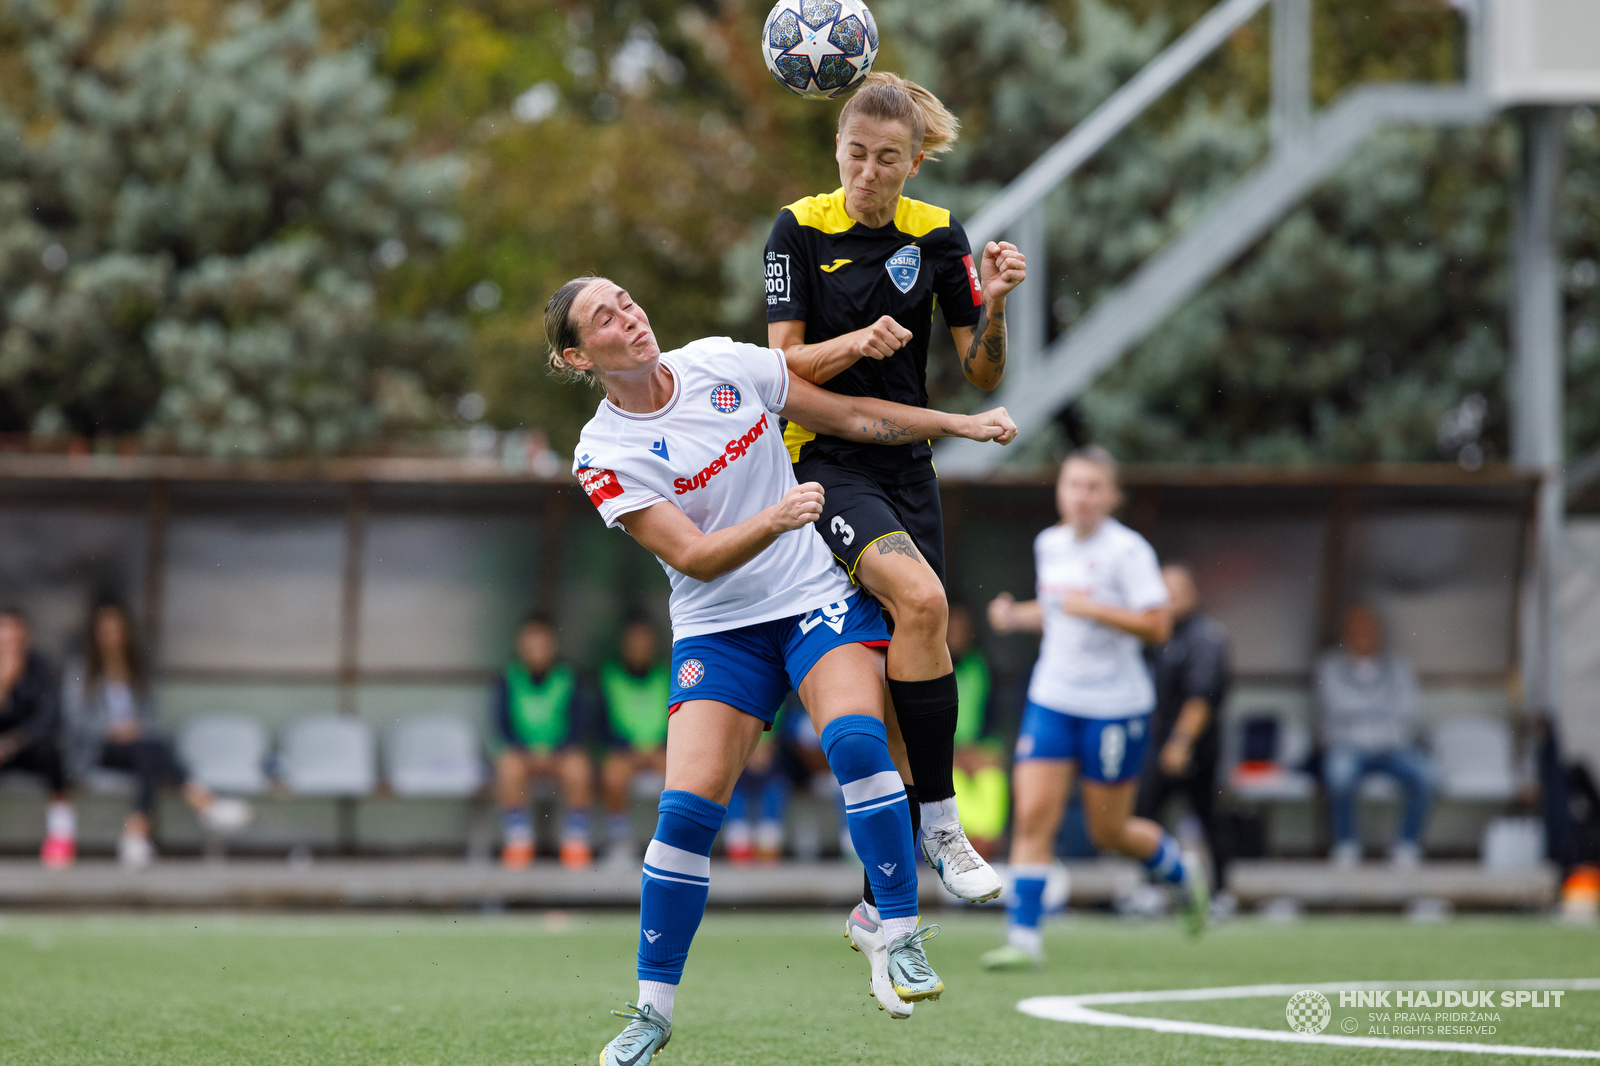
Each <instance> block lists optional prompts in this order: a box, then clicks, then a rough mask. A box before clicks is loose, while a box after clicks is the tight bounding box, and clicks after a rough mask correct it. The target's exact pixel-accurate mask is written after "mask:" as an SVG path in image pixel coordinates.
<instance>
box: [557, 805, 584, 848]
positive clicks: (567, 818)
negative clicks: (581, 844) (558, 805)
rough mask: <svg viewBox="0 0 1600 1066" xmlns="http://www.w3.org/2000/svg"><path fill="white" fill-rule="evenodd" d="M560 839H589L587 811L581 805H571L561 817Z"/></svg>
mask: <svg viewBox="0 0 1600 1066" xmlns="http://www.w3.org/2000/svg"><path fill="white" fill-rule="evenodd" d="M561 839H563V840H583V841H587V840H588V839H589V812H588V811H587V810H586V809H585V808H583V807H573V808H572V809H571V810H568V811H567V812H566V813H565V814H563V815H562V817H561Z"/></svg>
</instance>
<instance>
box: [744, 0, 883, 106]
mask: <svg viewBox="0 0 1600 1066" xmlns="http://www.w3.org/2000/svg"><path fill="white" fill-rule="evenodd" d="M761 55H762V57H763V58H764V59H766V61H767V69H768V70H769V71H771V72H772V76H773V77H774V78H776V79H778V84H779V85H782V86H783V87H784V88H785V89H788V90H789V91H790V92H792V93H795V94H796V95H798V96H804V97H805V98H806V99H808V100H837V99H838V98H839V97H841V96H845V95H848V94H849V93H851V92H854V91H855V90H856V89H858V88H860V86H861V83H862V82H864V81H866V80H867V75H868V74H871V73H872V63H873V60H875V59H877V58H878V24H877V23H876V22H873V21H872V12H870V11H868V10H867V5H866V4H864V3H862V2H861V0H778V2H777V3H776V4H773V5H772V11H771V12H770V13H768V15H767V24H766V25H765V26H763V27H762V28H761Z"/></svg>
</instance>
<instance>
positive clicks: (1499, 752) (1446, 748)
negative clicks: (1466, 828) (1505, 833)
mask: <svg viewBox="0 0 1600 1066" xmlns="http://www.w3.org/2000/svg"><path fill="white" fill-rule="evenodd" d="M1432 739H1433V745H1432V746H1433V762H1434V767H1435V771H1436V773H1437V774H1438V775H1439V791H1440V793H1442V794H1443V795H1445V796H1448V797H1450V798H1451V799H1467V800H1508V799H1510V798H1511V797H1512V795H1513V794H1514V793H1515V792H1516V790H1517V782H1516V774H1515V772H1514V771H1513V770H1512V760H1511V728H1510V726H1508V725H1507V724H1506V723H1505V721H1504V720H1502V719H1498V718H1483V717H1470V718H1469V717H1463V718H1447V719H1445V720H1444V721H1442V722H1439V723H1438V724H1437V725H1435V726H1434V727H1433V738H1432Z"/></svg>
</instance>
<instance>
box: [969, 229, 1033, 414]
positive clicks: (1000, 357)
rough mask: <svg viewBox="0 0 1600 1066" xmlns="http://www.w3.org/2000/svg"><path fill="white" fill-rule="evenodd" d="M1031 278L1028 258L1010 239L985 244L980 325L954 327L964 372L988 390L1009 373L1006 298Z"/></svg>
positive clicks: (993, 387) (973, 381)
mask: <svg viewBox="0 0 1600 1066" xmlns="http://www.w3.org/2000/svg"><path fill="white" fill-rule="evenodd" d="M1027 277H1028V261H1027V259H1026V258H1025V257H1024V256H1023V254H1022V253H1021V252H1019V251H1017V246H1016V245H1014V244H1011V243H1009V242H1007V241H990V242H989V243H988V244H986V245H984V246H983V282H982V294H983V310H982V311H980V312H978V324H977V326H975V327H974V326H952V327H951V328H950V335H951V336H952V337H954V338H955V342H956V352H957V353H958V354H959V355H960V356H961V372H962V373H963V374H965V375H966V378H967V380H968V381H970V382H972V383H973V384H974V385H976V386H978V388H980V389H982V390H983V391H984V392H992V391H994V390H995V389H996V388H997V387H999V385H1000V378H1001V377H1002V376H1004V374H1005V372H1006V297H1007V296H1009V295H1010V294H1011V290H1013V289H1015V288H1016V287H1017V286H1018V285H1021V284H1022V283H1023V281H1025V280H1027Z"/></svg>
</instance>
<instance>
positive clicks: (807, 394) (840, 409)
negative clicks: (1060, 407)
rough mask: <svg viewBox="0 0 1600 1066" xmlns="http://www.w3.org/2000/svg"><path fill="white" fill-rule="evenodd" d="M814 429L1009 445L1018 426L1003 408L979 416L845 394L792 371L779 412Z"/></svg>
mask: <svg viewBox="0 0 1600 1066" xmlns="http://www.w3.org/2000/svg"><path fill="white" fill-rule="evenodd" d="M780 413H781V414H782V415H783V417H784V418H787V419H789V420H790V421H791V422H798V423H800V424H801V425H802V426H805V427H806V428H807V429H809V430H811V432H813V433H826V434H828V435H829V436H832V437H843V438H844V439H845V440H853V441H860V442H861V443H863V444H911V443H914V442H916V441H919V440H937V439H938V438H940V437H966V438H967V439H969V440H976V441H987V440H992V441H998V442H999V443H1001V444H1010V443H1011V441H1012V439H1013V438H1015V437H1016V435H1017V427H1016V425H1015V424H1013V423H1012V421H1011V419H1010V417H1009V416H1008V415H1007V414H1006V410H1005V408H1004V407H997V408H995V409H994V410H993V411H985V412H984V413H983V414H980V415H952V414H946V413H945V412H943V411H930V410H928V409H927V408H925V407H908V406H906V405H905V404H901V403H890V402H889V401H888V400H877V399H873V398H872V397H869V396H842V395H840V394H839V393H836V392H829V391H827V390H826V389H820V388H818V387H817V386H815V385H813V384H811V383H810V382H809V381H807V380H805V379H804V378H802V377H800V376H799V375H797V374H796V373H795V372H794V371H793V370H791V371H789V398H788V401H787V402H786V403H785V404H784V407H783V410H782V411H781V412H780Z"/></svg>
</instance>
